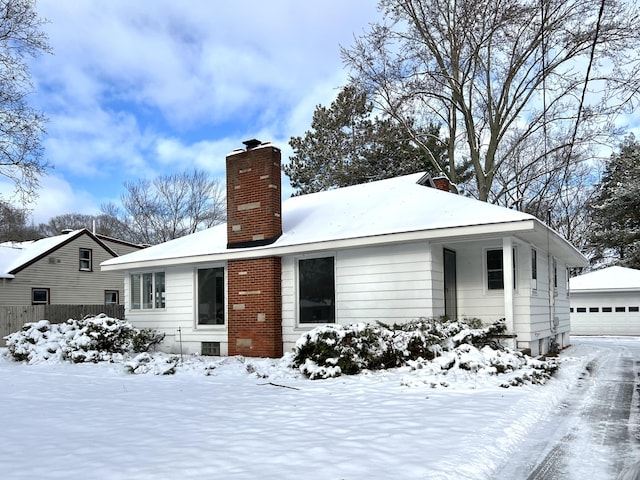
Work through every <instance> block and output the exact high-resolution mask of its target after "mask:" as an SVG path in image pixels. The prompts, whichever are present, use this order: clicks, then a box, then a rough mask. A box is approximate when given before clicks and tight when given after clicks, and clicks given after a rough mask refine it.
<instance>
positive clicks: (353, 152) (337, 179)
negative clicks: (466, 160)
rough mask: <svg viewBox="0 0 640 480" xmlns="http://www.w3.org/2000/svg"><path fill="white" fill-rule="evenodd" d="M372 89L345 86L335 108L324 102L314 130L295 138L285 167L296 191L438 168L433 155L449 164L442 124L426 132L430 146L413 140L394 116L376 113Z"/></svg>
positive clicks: (292, 139) (314, 119)
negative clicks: (369, 96) (370, 99)
mask: <svg viewBox="0 0 640 480" xmlns="http://www.w3.org/2000/svg"><path fill="white" fill-rule="evenodd" d="M372 112H373V105H372V104H371V103H370V102H368V100H367V96H366V94H364V93H363V92H361V91H359V90H357V89H356V88H355V87H353V86H347V87H344V88H343V89H342V90H341V91H340V93H339V94H338V97H337V98H336V100H335V101H334V102H333V103H332V104H331V106H330V107H329V108H327V107H324V106H322V105H318V106H317V107H316V110H315V112H314V114H313V120H312V123H311V130H309V131H307V132H306V133H305V135H304V137H292V138H291V140H290V142H289V144H290V145H291V147H292V148H293V152H294V154H293V156H292V157H290V159H289V163H288V164H287V165H285V166H284V172H285V173H286V174H287V175H288V176H289V178H290V179H291V185H292V186H293V187H294V188H295V189H297V191H296V194H306V193H313V192H319V191H322V190H328V189H331V188H338V187H346V186H349V185H356V184H359V183H366V182H371V181H374V180H381V179H384V178H391V177H396V176H399V175H406V174H410V173H416V172H421V171H429V172H430V173H432V174H438V172H436V171H434V168H433V162H431V161H430V160H429V156H430V155H431V156H433V157H434V158H435V159H436V161H437V163H438V164H441V165H444V164H446V161H447V160H446V158H447V143H446V142H444V141H442V140H441V139H440V138H439V131H440V127H439V126H437V125H429V127H428V128H427V129H426V130H424V131H423V132H421V133H422V136H423V137H424V138H425V139H426V144H427V146H428V147H427V149H426V150H425V149H424V148H423V149H421V148H419V147H418V146H416V145H415V143H414V142H412V141H411V140H409V138H408V137H407V136H406V133H405V130H404V129H402V128H400V126H399V125H398V124H397V122H395V121H394V120H392V119H390V118H379V117H374V116H373V114H372Z"/></svg>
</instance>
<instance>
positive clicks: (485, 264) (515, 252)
mask: <svg viewBox="0 0 640 480" xmlns="http://www.w3.org/2000/svg"><path fill="white" fill-rule="evenodd" d="M491 251H500V253H501V254H502V255H504V252H503V248H502V247H486V248H484V249H483V252H482V271H483V277H484V290H485V293H488V294H491V293H499V292H504V262H503V265H502V278H503V284H502V288H489V265H488V261H487V260H488V258H487V254H488V252H491ZM511 255H512V260H511V263H512V264H513V267H512V268H513V291H514V292H516V291H517V290H518V250H517V247H516V246H512V247H511ZM502 258H503V259H504V256H503V257H502Z"/></svg>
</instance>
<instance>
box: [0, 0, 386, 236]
mask: <svg viewBox="0 0 640 480" xmlns="http://www.w3.org/2000/svg"><path fill="white" fill-rule="evenodd" d="M376 3H377V2H376V0H350V1H345V0H322V1H317V2H306V1H305V2H301V1H299V0H269V1H259V0H253V1H252V0H236V1H234V2H211V1H208V0H185V1H182V2H176V1H174V0H137V1H130V0H109V1H82V2H79V1H77V0H39V1H38V2H37V8H38V12H39V14H40V15H41V16H43V17H45V18H47V19H48V20H49V21H50V23H49V24H48V25H47V27H46V31H47V33H48V34H49V37H50V44H51V46H52V48H53V50H54V54H53V55H46V56H41V57H38V58H37V59H35V60H33V61H31V62H30V65H31V74H32V78H33V80H34V84H35V87H36V93H35V94H34V95H33V96H32V98H31V103H32V105H33V106H35V107H36V108H39V109H40V110H42V111H44V113H45V114H46V115H47V117H48V118H49V122H48V124H47V131H48V133H47V137H46V139H45V148H46V158H47V159H48V160H49V161H50V162H51V163H52V164H53V165H54V166H55V169H54V170H53V171H52V172H51V174H50V175H48V176H47V177H45V178H43V179H42V181H41V185H42V188H41V190H40V196H39V198H38V199H37V202H36V203H35V204H34V205H33V206H32V208H33V221H34V222H35V223H36V224H38V223H41V222H46V221H48V219H49V218H50V217H52V216H54V215H59V214H63V213H97V212H98V210H99V208H100V205H101V204H104V203H106V202H108V201H117V200H118V198H119V196H120V194H121V193H122V191H123V182H124V181H126V180H137V179H140V178H143V177H149V178H153V177H155V176H158V175H161V174H164V173H170V172H172V171H176V170H177V171H182V170H184V169H186V168H191V167H198V168H202V169H205V170H206V171H208V172H210V173H211V174H212V175H215V176H222V175H223V174H224V159H225V156H226V155H227V154H228V153H229V152H231V151H232V150H233V149H234V148H238V147H242V141H243V140H247V139H249V138H258V139H260V140H263V141H271V142H273V143H274V144H275V145H276V146H279V147H280V148H282V150H283V161H284V160H286V159H287V158H288V157H289V155H290V153H291V150H290V148H289V146H288V141H289V138H290V137H291V136H293V135H301V134H303V133H304V132H305V131H306V130H307V129H309V127H310V124H311V116H312V114H313V110H314V108H315V106H316V105H317V104H323V105H328V104H329V103H330V102H331V101H332V100H333V99H334V98H335V96H336V94H337V90H338V88H339V87H340V86H342V85H343V84H344V83H345V79H346V77H347V73H348V72H347V71H346V70H345V69H344V67H343V65H342V61H341V59H340V52H339V47H340V45H342V46H349V45H351V44H352V40H353V36H354V34H356V35H357V34H360V33H362V32H363V31H364V30H366V29H367V27H368V25H369V24H370V23H372V22H375V21H376V20H377V19H378V18H379V13H378V11H377V8H376ZM0 193H2V194H4V195H7V194H8V193H9V187H8V185H7V184H6V183H5V184H2V183H0Z"/></svg>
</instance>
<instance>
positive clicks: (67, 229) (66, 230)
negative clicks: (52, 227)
mask: <svg viewBox="0 0 640 480" xmlns="http://www.w3.org/2000/svg"><path fill="white" fill-rule="evenodd" d="M71 232H73V229H72V228H65V229H64V230H62V231H61V232H60V233H61V234H62V235H68V234H70V233H71Z"/></svg>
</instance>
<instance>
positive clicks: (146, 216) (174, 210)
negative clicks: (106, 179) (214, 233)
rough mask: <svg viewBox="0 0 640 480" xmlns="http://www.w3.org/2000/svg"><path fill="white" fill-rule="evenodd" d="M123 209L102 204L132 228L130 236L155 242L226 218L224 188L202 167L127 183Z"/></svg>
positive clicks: (107, 211)
mask: <svg viewBox="0 0 640 480" xmlns="http://www.w3.org/2000/svg"><path fill="white" fill-rule="evenodd" d="M124 186H125V189H126V190H127V191H126V193H125V194H123V195H122V197H121V200H122V209H120V208H118V207H116V206H115V205H113V204H108V205H105V206H103V207H102V211H103V213H104V214H108V215H109V216H113V217H116V218H118V219H119V220H120V221H121V222H122V223H123V224H125V225H127V227H128V229H129V232H130V233H129V238H131V239H133V240H132V241H135V242H138V243H147V244H150V245H154V244H157V243H162V242H166V241H168V240H172V239H174V238H178V237H182V236H184V235H188V234H191V233H195V232H196V231H199V230H202V229H204V228H208V227H211V226H213V225H216V224H219V223H222V222H223V221H224V220H225V203H224V190H223V188H222V187H221V185H220V182H219V181H218V180H217V179H212V178H211V177H209V176H208V175H207V173H205V172H204V171H202V170H197V169H196V170H193V171H191V172H189V171H185V172H182V173H174V174H170V175H164V176H160V177H157V178H155V179H154V180H138V181H136V182H125V184H124Z"/></svg>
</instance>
